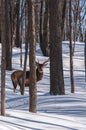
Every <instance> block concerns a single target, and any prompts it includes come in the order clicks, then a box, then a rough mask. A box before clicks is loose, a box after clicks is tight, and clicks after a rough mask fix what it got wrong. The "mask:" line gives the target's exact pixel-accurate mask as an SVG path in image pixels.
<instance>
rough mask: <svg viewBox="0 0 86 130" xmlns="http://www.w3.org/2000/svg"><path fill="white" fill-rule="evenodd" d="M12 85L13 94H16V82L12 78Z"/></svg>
mask: <svg viewBox="0 0 86 130" xmlns="http://www.w3.org/2000/svg"><path fill="white" fill-rule="evenodd" d="M12 83H13V87H14V88H13V91H14V93H15V92H16V87H17V80H16V79H15V78H12Z"/></svg>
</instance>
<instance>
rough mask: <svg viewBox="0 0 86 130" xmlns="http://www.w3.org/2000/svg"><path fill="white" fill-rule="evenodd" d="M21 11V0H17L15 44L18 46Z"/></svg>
mask: <svg viewBox="0 0 86 130" xmlns="http://www.w3.org/2000/svg"><path fill="white" fill-rule="evenodd" d="M19 11H20V0H17V3H16V15H17V21H16V39H15V45H16V47H20V22H19V15H20V14H19Z"/></svg>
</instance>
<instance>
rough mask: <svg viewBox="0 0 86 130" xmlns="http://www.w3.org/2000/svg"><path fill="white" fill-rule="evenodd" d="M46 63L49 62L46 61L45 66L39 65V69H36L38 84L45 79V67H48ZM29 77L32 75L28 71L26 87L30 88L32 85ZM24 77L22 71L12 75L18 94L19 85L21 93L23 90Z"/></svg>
mask: <svg viewBox="0 0 86 130" xmlns="http://www.w3.org/2000/svg"><path fill="white" fill-rule="evenodd" d="M46 62H48V60H47V61H45V62H44V63H43V64H39V63H37V69H36V77H37V79H36V81H37V82H38V81H40V80H42V78H43V67H44V66H45V65H46ZM29 75H30V71H26V78H25V81H24V82H25V86H28V87H29V84H30V79H29ZM22 77H23V71H22V70H18V71H14V72H13V73H12V74H11V80H12V83H13V87H14V92H16V88H17V85H19V86H20V91H21V90H22Z"/></svg>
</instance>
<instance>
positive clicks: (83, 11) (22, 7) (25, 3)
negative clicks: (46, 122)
mask: <svg viewBox="0 0 86 130" xmlns="http://www.w3.org/2000/svg"><path fill="white" fill-rule="evenodd" d="M80 61H81V62H80ZM78 62H79V64H78ZM79 67H81V68H79ZM78 76H79V79H78ZM82 77H83V78H82ZM67 78H68V79H67ZM81 79H82V80H81ZM79 80H80V81H81V82H80V83H81V84H79V83H78V82H79ZM8 81H9V82H8ZM85 84H86V1H85V0H0V115H1V116H5V115H6V110H9V109H12V110H15V108H16V109H17V105H18V104H19V99H20V100H21V102H23V104H22V105H21V103H20V106H22V107H18V109H20V110H23V105H24V106H25V107H26V108H27V106H28V108H27V109H25V108H24V110H26V111H28V112H31V113H35V114H37V112H42V111H43V112H45V111H47V112H48V111H49V110H48V109H47V110H45V108H44V107H43V110H41V107H39V108H38V106H39V103H40V102H42V101H41V99H40V98H39V96H40V95H41V94H44V93H45V94H44V95H45V97H44V96H43V98H46V97H47V99H48V98H50V99H51V104H52V100H53V101H54V103H55V104H54V105H55V107H56V108H57V110H58V109H59V107H57V106H58V104H59V103H58V100H59V102H60V101H61V99H62V98H63V97H64V98H65V100H64V102H63V101H62V103H63V104H65V103H66V97H65V96H67V92H68V94H69V96H70V95H71V94H75V95H74V96H75V98H74V100H75V99H76V97H77V96H78V95H77V96H76V93H77V92H78V94H80V95H79V97H80V98H81V97H83V96H84V95H85V94H86V92H85V93H82V95H81V92H82V89H84V91H86V87H84V88H82V87H83V86H86V85H85ZM80 85H81V86H80ZM38 86H39V87H38ZM79 86H80V88H79ZM41 87H42V88H43V89H44V90H42V88H41ZM46 87H47V88H46ZM9 88H10V89H9ZM28 88H29V89H28ZM69 88H70V90H69ZM79 90H80V93H79ZM69 91H70V92H69ZM8 93H9V94H11V95H12V97H10V98H9V96H10V95H9V94H8ZM46 93H48V94H47V95H46ZM48 96H49V97H48ZM14 97H16V98H15V100H18V103H17V101H16V102H14V101H13V100H12V98H13V99H14ZM85 97H86V96H85ZM43 98H42V100H43V101H44V99H43ZM25 99H26V100H25ZM48 100H49V99H48ZM72 100H73V99H72ZM84 100H85V101H86V98H84ZM9 101H11V105H12V103H14V105H12V106H11V105H8V104H9ZM55 101H56V102H55ZM83 102H84V101H83ZM47 103H48V101H47V100H46V104H47ZM80 104H81V102H80ZM44 105H45V104H44ZM47 105H50V104H49V103H48V104H47ZM45 106H46V105H45ZM64 106H65V105H64ZM85 106H86V104H85ZM46 107H47V106H46ZM13 108H14V109H13ZM51 108H52V106H51ZM49 109H50V108H49ZM53 110H55V111H56V109H55V108H52V110H51V112H50V113H51V114H53V112H52V111H53ZM61 110H62V109H61ZM77 110H78V109H77ZM83 110H84V109H82V113H83ZM59 111H60V110H59ZM76 112H77V111H76ZM14 113H15V112H14ZM45 113H46V112H45ZM56 113H57V112H56ZM12 114H13V113H12ZM58 114H59V112H58V113H57V116H58ZM85 115H86V112H85ZM38 116H39V115H38ZM85 120H86V119H85ZM56 125H57V124H56ZM85 125H86V124H85ZM76 128H77V127H76ZM83 128H86V126H85V127H84V126H83ZM34 129H35V128H34ZM45 129H46V128H45ZM56 129H57V128H56ZM68 129H69V128H68ZM2 130H3V129H2ZM8 130H10V129H8ZM83 130H84V129H83Z"/></svg>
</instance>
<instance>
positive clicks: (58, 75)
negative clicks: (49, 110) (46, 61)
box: [49, 0, 66, 95]
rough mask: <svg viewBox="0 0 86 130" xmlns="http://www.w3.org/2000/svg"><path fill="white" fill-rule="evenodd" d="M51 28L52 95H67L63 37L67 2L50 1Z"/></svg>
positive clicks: (59, 0)
mask: <svg viewBox="0 0 86 130" xmlns="http://www.w3.org/2000/svg"><path fill="white" fill-rule="evenodd" d="M49 11H50V17H49V25H50V26H49V27H50V94H51V95H57V94H59V95H61V94H65V88H64V76H63V61H62V37H63V28H64V20H65V11H66V0H64V1H61V0H53V1H49Z"/></svg>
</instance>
